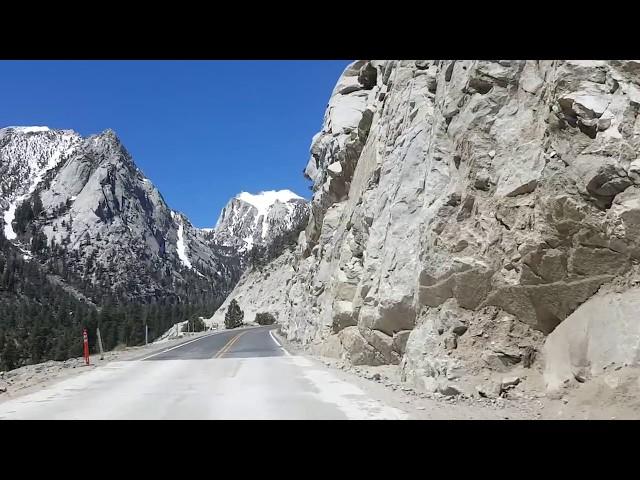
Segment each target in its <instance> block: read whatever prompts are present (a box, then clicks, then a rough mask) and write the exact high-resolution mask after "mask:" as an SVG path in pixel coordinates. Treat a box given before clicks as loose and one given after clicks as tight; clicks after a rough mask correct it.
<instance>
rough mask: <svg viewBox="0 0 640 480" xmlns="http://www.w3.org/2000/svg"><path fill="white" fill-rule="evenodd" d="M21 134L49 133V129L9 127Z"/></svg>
mask: <svg viewBox="0 0 640 480" xmlns="http://www.w3.org/2000/svg"><path fill="white" fill-rule="evenodd" d="M7 128H11V129H13V130H15V131H16V132H20V133H36V132H49V131H51V129H50V128H49V127H7Z"/></svg>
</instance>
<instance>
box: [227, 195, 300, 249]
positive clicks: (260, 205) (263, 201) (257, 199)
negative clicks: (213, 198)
mask: <svg viewBox="0 0 640 480" xmlns="http://www.w3.org/2000/svg"><path fill="white" fill-rule="evenodd" d="M236 198H237V199H238V200H242V201H243V202H247V203H248V204H250V205H252V206H253V207H255V208H256V210H258V215H257V216H256V225H257V223H258V219H259V218H260V217H262V238H265V237H266V236H267V233H268V230H269V224H268V223H267V214H268V213H269V209H270V208H271V206H272V205H273V204H274V203H276V202H281V203H284V204H286V203H287V202H289V201H290V200H304V198H302V197H301V196H300V195H297V194H296V193H293V192H292V191H291V190H269V191H266V192H260V193H258V194H257V195H253V194H251V193H249V192H240V193H239V194H238V196H236ZM250 248H251V247H250Z"/></svg>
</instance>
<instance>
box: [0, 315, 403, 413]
mask: <svg viewBox="0 0 640 480" xmlns="http://www.w3.org/2000/svg"><path fill="white" fill-rule="evenodd" d="M272 329H273V327H257V328H247V329H239V330H232V331H224V332H219V333H214V334H211V335H206V336H202V337H199V338H196V339H194V340H192V341H188V342H185V343H183V344H181V345H178V346H175V347H172V348H169V349H166V350H164V351H160V352H158V353H155V354H152V355H149V356H147V357H144V358H142V359H139V360H135V361H121V362H111V363H109V364H107V365H105V366H103V367H100V368H97V369H95V370H92V371H89V372H85V373H82V374H80V375H78V376H76V377H73V378H71V379H68V380H65V381H62V382H60V383H57V384H55V385H52V386H51V387H49V388H46V389H44V390H40V391H38V392H36V393H33V394H31V395H28V396H24V397H19V398H16V399H14V400H11V401H8V402H5V403H2V404H0V419H402V418H406V415H405V414H404V413H403V412H401V411H400V410H398V409H395V408H391V407H389V406H387V405H385V404H383V403H382V402H380V401H378V400H376V399H373V398H370V397H368V396H367V395H366V394H365V393H364V392H363V391H362V390H361V389H360V388H358V387H357V386H355V385H353V384H351V383H348V382H346V381H343V380H340V379H339V378H337V377H336V376H335V374H334V373H332V372H331V371H330V370H328V369H327V368H325V367H324V366H322V365H320V364H318V363H317V362H313V361H311V360H309V359H308V358H305V357H302V356H292V355H289V353H288V352H286V350H284V349H283V348H282V347H281V345H280V344H279V343H278V342H277V340H276V338H275V337H273V334H272V332H271V330H272Z"/></svg>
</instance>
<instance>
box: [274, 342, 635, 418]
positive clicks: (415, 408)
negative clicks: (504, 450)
mask: <svg viewBox="0 0 640 480" xmlns="http://www.w3.org/2000/svg"><path fill="white" fill-rule="evenodd" d="M274 333H275V334H276V335H277V337H278V340H279V341H280V342H281V344H282V345H283V346H284V348H285V349H286V350H287V351H289V352H290V353H291V354H294V355H302V356H305V357H307V358H309V359H311V360H313V361H315V362H319V363H322V364H323V365H325V366H326V367H328V368H330V369H331V370H333V372H334V373H335V375H336V376H337V377H338V378H340V379H341V380H345V381H349V382H351V383H353V384H354V385H357V386H358V387H359V388H361V389H362V390H363V391H365V392H366V393H367V394H369V395H370V396H372V397H373V398H376V399H378V400H380V401H383V402H385V403H386V404H387V405H389V406H392V407H395V408H399V409H401V410H403V411H405V412H406V413H407V414H408V415H409V418H410V419H413V420H596V419H597V420H609V419H640V369H638V368H632V367H624V368H620V369H618V370H616V371H615V372H610V373H609V374H608V375H605V376H602V377H598V378H595V379H592V380H589V381H587V382H585V383H582V384H578V385H571V386H569V387H567V388H565V389H563V390H562V391H560V392H557V393H555V394H547V392H545V391H544V389H543V388H542V378H541V375H540V374H539V373H538V372H535V371H528V372H527V373H526V374H524V375H523V376H522V379H523V382H522V383H520V384H519V385H516V386H514V387H513V388H510V389H509V390H508V392H507V394H506V395H504V396H503V397H497V398H486V397H482V396H480V395H479V394H477V393H474V394H465V393H461V394H458V395H442V394H440V393H426V392H421V391H418V390H416V389H415V388H413V387H412V386H410V385H408V384H407V383H405V382H402V381H401V378H400V368H399V367H398V366H397V365H382V366H377V367H373V366H355V367H354V366H351V365H349V364H348V363H346V362H344V361H342V360H339V359H335V358H327V357H322V356H319V355H316V354H313V353H310V352H309V349H307V348H305V347H302V346H300V345H298V344H293V343H290V342H288V341H287V340H286V339H284V338H283V336H282V335H279V334H277V333H276V332H275V331H274Z"/></svg>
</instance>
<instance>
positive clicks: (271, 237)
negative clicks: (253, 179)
mask: <svg viewBox="0 0 640 480" xmlns="http://www.w3.org/2000/svg"><path fill="white" fill-rule="evenodd" d="M308 218H309V204H308V202H307V201H306V200H305V199H304V198H302V197H300V196H299V195H297V194H295V193H293V192H292V191H290V190H278V191H274V190H271V191H267V192H260V193H258V194H251V193H248V192H241V193H240V194H238V195H236V196H235V197H234V198H232V199H231V200H230V201H229V203H228V204H227V205H226V206H225V207H224V209H223V210H222V213H221V214H220V217H219V218H218V221H217V223H216V226H215V228H214V229H213V231H212V232H211V233H210V238H212V240H213V242H214V243H215V244H217V245H221V246H226V247H231V248H234V249H236V250H237V251H238V252H239V253H248V252H250V251H252V250H254V249H255V248H256V247H258V246H260V247H263V248H268V247H269V246H270V245H271V244H273V243H274V241H277V239H280V238H282V237H283V236H285V235H297V233H299V232H300V231H301V230H302V229H303V228H304V226H305V225H306V223H307V220H308Z"/></svg>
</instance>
